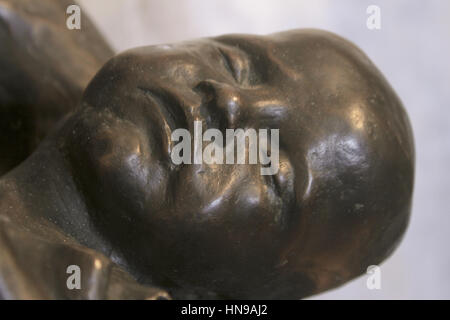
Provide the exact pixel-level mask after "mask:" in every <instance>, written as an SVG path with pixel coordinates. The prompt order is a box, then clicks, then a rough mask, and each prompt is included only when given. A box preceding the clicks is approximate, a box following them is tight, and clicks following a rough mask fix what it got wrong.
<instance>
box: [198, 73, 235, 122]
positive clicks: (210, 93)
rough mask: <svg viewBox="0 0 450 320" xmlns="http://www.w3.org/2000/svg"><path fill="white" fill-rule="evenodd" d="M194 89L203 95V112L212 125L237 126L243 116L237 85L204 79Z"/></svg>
mask: <svg viewBox="0 0 450 320" xmlns="http://www.w3.org/2000/svg"><path fill="white" fill-rule="evenodd" d="M194 91H196V92H197V93H199V94H200V95H201V97H202V106H201V108H202V110H201V111H202V113H203V115H204V117H205V119H206V121H207V122H208V119H209V120H210V123H207V124H208V125H211V126H210V127H215V128H218V129H220V130H222V129H223V130H224V129H226V128H235V127H236V126H237V124H238V122H239V119H240V116H241V105H242V103H241V97H240V95H239V94H238V91H237V89H236V88H235V87H233V86H230V85H228V84H225V83H221V82H217V81H215V80H203V81H201V82H200V83H198V84H197V85H196V86H195V88H194Z"/></svg>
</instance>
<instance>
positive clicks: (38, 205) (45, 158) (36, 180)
mask: <svg viewBox="0 0 450 320" xmlns="http://www.w3.org/2000/svg"><path fill="white" fill-rule="evenodd" d="M61 132H62V130H56V132H55V133H54V134H53V136H50V137H49V138H47V139H46V141H44V142H43V143H42V144H41V145H40V147H39V148H38V149H37V150H36V151H35V152H34V153H33V154H32V155H31V156H30V157H29V158H28V159H27V160H25V161H24V162H23V163H22V164H21V165H19V166H18V167H17V168H15V169H14V170H12V171H11V172H9V173H8V174H7V175H5V176H3V177H2V178H1V179H0V218H1V219H0V220H5V221H11V222H13V223H16V224H18V225H20V226H23V227H25V228H27V229H28V230H30V231H31V232H34V233H36V234H38V235H40V236H41V237H44V238H48V239H49V240H51V241H55V240H57V241H58V240H64V241H67V240H68V239H69V240H75V241H76V242H78V243H80V244H82V245H85V246H87V247H89V248H92V249H94V250H97V251H100V252H102V253H104V254H105V255H107V256H109V255H110V246H109V245H108V244H107V242H106V241H105V240H104V239H103V238H102V237H101V236H100V234H99V232H98V231H97V230H96V229H95V226H94V225H93V223H92V222H91V219H90V214H89V210H88V208H87V206H86V202H85V200H84V198H83V195H82V193H81V192H80V191H79V190H78V188H77V185H76V183H75V181H74V177H73V175H72V172H71V170H70V166H69V165H68V163H67V161H66V160H65V157H64V155H63V154H62V151H61V150H60V149H59V148H58V145H59V142H58V141H59V139H60V138H59V136H58V135H60V134H61ZM49 230H51V232H49ZM53 231H54V232H53Z"/></svg>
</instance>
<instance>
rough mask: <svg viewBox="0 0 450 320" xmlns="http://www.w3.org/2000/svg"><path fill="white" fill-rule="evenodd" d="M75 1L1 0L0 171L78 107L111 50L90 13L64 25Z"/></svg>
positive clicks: (18, 158)
mask: <svg viewBox="0 0 450 320" xmlns="http://www.w3.org/2000/svg"><path fill="white" fill-rule="evenodd" d="M72 3H73V1H72V2H71V1H66V0H64V1H61V0H43V1H38V2H36V1H27V0H0V70H1V72H0V175H1V174H3V173H5V172H7V171H9V170H10V169H12V168H13V167H15V166H16V165H18V164H19V163H20V162H21V161H22V160H24V159H25V158H26V157H27V156H28V155H29V154H30V153H31V152H32V151H33V150H34V149H35V148H36V146H37V145H38V144H39V142H40V141H41V140H42V139H43V138H44V137H45V136H46V135H47V133H48V132H49V131H50V129H51V128H52V127H53V126H54V125H55V123H56V122H57V121H58V120H59V119H61V118H62V117H63V116H64V115H66V114H67V113H69V112H70V111H72V110H73V109H75V107H76V106H77V105H78V103H79V101H80V99H81V95H82V92H83V90H84V88H85V87H86V85H87V83H88V81H89V80H90V79H91V78H92V77H93V76H94V74H95V73H96V72H97V71H98V69H100V67H101V66H102V64H103V63H105V62H106V60H108V59H109V58H110V57H112V56H113V51H112V50H111V49H110V48H109V46H108V45H107V43H106V42H105V41H104V40H103V38H102V37H101V36H100V34H99V33H98V31H97V30H96V29H95V27H94V25H93V24H92V22H91V21H90V20H89V18H88V17H87V16H86V17H83V31H81V30H79V31H71V30H68V29H67V28H66V25H65V24H64V18H65V15H64V14H65V10H66V8H67V6H68V5H69V4H72Z"/></svg>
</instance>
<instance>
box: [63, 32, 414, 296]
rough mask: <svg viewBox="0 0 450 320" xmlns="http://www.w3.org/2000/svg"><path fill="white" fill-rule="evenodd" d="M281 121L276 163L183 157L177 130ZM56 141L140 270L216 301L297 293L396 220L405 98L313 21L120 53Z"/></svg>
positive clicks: (330, 277)
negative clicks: (182, 160) (176, 158)
mask: <svg viewBox="0 0 450 320" xmlns="http://www.w3.org/2000/svg"><path fill="white" fill-rule="evenodd" d="M194 121H201V122H202V125H203V128H204V129H208V128H217V129H219V130H221V131H222V132H224V131H225V129H227V128H231V129H234V128H242V129H248V128H253V129H256V130H258V129H279V170H278V172H277V174H275V175H261V174H260V167H261V165H260V164H223V165H221V164H210V165H208V164H205V163H203V164H190V165H188V164H181V165H175V164H174V163H173V162H172V160H171V157H170V151H171V149H172V148H173V145H174V143H173V141H171V139H170V136H171V132H173V131H174V130H175V129H177V128H185V129H188V130H189V132H191V133H192V132H193V130H194V128H193V126H194ZM68 132H69V137H68V139H66V142H65V144H64V149H65V150H66V151H67V153H68V157H69V159H70V161H71V162H70V163H71V165H72V167H73V168H74V172H76V173H77V174H76V175H77V177H78V178H77V179H78V184H79V186H80V190H82V192H83V194H84V196H85V198H86V201H87V202H88V203H89V206H90V208H92V212H91V215H92V217H93V221H94V222H95V224H96V225H97V227H98V230H99V232H101V233H102V234H103V235H104V236H105V238H107V239H109V240H110V241H111V242H112V243H113V244H114V248H115V250H116V251H115V252H114V253H113V255H114V256H117V257H118V258H117V259H118V260H121V261H122V262H123V263H125V264H127V265H128V268H129V269H130V270H131V271H132V272H133V273H134V274H135V275H136V276H137V277H139V278H140V279H141V280H143V281H145V280H148V281H154V282H155V283H157V284H159V285H162V286H166V287H168V288H173V289H174V290H176V289H177V288H185V289H186V288H188V289H190V290H193V291H195V292H197V293H198V294H200V295H201V296H208V295H209V294H214V295H218V296H220V297H225V298H301V297H303V296H306V295H309V294H312V293H316V292H320V291H322V290H325V289H328V288H331V287H334V286H337V285H339V284H341V283H343V282H345V281H347V280H349V279H351V278H353V277H355V276H357V275H359V274H361V273H363V272H365V270H366V268H367V267H368V266H369V265H372V264H378V263H380V262H381V261H382V260H383V259H385V258H386V256H387V255H388V254H389V253H390V252H391V251H392V250H393V249H394V248H395V246H396V244H397V243H398V241H399V239H400V237H401V235H402V234H403V232H404V230H405V227H406V225H407V221H408V216H409V209H410V200H411V193H412V184H413V166H414V150H413V142H412V136H411V131H410V127H409V123H408V120H407V117H406V115H405V112H404V110H403V107H402V106H401V103H400V101H399V99H398V98H397V96H396V95H395V93H394V92H393V90H392V89H391V88H390V86H389V85H388V83H387V82H386V81H385V79H384V78H383V76H382V75H381V74H380V73H379V71H378V70H377V69H376V68H375V66H374V65H373V64H372V63H371V62H370V61H369V60H368V58H367V57H366V56H365V55H364V54H363V53H362V52H361V51H360V50H359V49H358V48H356V47H355V46H354V45H353V44H351V43H349V42H347V41H345V40H343V39H342V38H339V37H337V36H335V35H332V34H329V33H325V32H322V31H314V30H303V31H290V32H284V33H278V34H274V35H269V36H249V35H227V36H221V37H217V38H210V39H200V40H197V41H192V42H184V43H180V44H176V45H161V46H150V47H144V48H137V49H133V50H129V51H126V52H124V53H122V54H120V55H118V56H116V57H115V58H113V59H111V60H110V61H109V62H108V63H107V64H106V65H105V66H104V67H103V68H102V70H101V71H100V72H99V73H98V74H97V75H96V77H95V78H94V79H93V80H92V81H91V83H90V85H89V86H88V88H87V90H86V91H85V95H84V98H83V103H82V107H81V108H80V111H79V112H78V113H77V114H76V115H75V116H74V117H73V119H72V120H71V127H70V130H68Z"/></svg>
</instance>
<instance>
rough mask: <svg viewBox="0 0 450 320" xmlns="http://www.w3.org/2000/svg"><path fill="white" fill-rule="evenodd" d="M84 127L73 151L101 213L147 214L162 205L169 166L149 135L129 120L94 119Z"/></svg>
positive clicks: (132, 215) (85, 184)
mask: <svg viewBox="0 0 450 320" xmlns="http://www.w3.org/2000/svg"><path fill="white" fill-rule="evenodd" d="M95 125H96V126H95V129H94V130H91V129H89V128H84V130H81V131H82V132H84V133H85V134H84V136H83V137H81V139H80V138H79V139H77V140H78V141H77V147H78V148H75V150H77V151H75V152H74V155H75V158H76V162H78V164H81V165H82V166H83V169H84V170H79V173H81V175H82V177H81V178H82V181H83V182H84V183H83V185H84V188H85V190H86V193H87V194H88V196H89V197H90V198H91V199H92V200H93V202H94V203H95V204H96V207H97V209H100V210H99V212H101V214H102V215H111V214H114V212H118V213H119V214H120V215H122V216H126V217H127V220H130V219H132V220H134V219H135V218H142V217H144V218H145V217H146V216H147V215H148V214H149V213H148V212H146V209H147V208H151V210H159V209H160V208H161V207H163V206H164V203H165V199H166V197H164V195H165V193H166V191H167V189H168V181H169V178H168V177H169V176H168V169H167V165H166V164H165V162H163V161H161V160H160V159H159V153H158V150H157V148H155V149H154V150H153V149H152V146H153V145H156V143H155V141H152V137H149V136H148V135H147V134H144V133H143V132H142V131H141V130H139V128H137V127H136V126H133V125H131V124H130V123H128V122H125V121H120V120H115V121H114V122H112V123H108V124H105V123H104V122H102V123H101V124H99V123H96V124H95Z"/></svg>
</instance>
